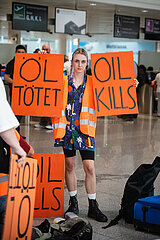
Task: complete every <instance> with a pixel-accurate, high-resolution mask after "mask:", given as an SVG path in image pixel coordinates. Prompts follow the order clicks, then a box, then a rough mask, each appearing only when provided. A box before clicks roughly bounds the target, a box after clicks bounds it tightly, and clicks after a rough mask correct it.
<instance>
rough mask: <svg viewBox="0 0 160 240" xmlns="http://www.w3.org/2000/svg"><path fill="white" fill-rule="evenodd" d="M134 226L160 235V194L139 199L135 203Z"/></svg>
mask: <svg viewBox="0 0 160 240" xmlns="http://www.w3.org/2000/svg"><path fill="white" fill-rule="evenodd" d="M134 227H135V229H136V230H144V231H147V232H152V233H157V234H158V235H160V195H158V196H152V197H147V198H141V199H138V201H137V202H136V203H135V205H134Z"/></svg>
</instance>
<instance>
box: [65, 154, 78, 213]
mask: <svg viewBox="0 0 160 240" xmlns="http://www.w3.org/2000/svg"><path fill="white" fill-rule="evenodd" d="M65 179H66V185H67V189H68V191H69V194H70V201H69V207H68V209H67V211H66V213H67V212H74V213H75V214H78V213H79V209H78V201H77V194H75V192H77V178H76V173H75V157H67V158H66V159H65ZM72 193H74V195H72Z"/></svg>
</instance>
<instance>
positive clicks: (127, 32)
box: [114, 14, 140, 39]
mask: <svg viewBox="0 0 160 240" xmlns="http://www.w3.org/2000/svg"><path fill="white" fill-rule="evenodd" d="M139 29H140V18H139V17H131V16H124V15H117V14H115V15H114V37H117V38H134V39H138V38H139Z"/></svg>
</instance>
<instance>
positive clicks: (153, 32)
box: [144, 18, 160, 40]
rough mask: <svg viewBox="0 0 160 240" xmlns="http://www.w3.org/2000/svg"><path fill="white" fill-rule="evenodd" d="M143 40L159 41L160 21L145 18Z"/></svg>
mask: <svg viewBox="0 0 160 240" xmlns="http://www.w3.org/2000/svg"><path fill="white" fill-rule="evenodd" d="M144 38H145V39H148V40H160V20H158V19H151V18H145V35H144Z"/></svg>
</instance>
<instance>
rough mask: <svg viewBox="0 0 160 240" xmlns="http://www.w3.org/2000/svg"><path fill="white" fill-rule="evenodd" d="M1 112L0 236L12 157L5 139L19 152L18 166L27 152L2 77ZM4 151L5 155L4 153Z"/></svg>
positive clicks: (0, 90)
mask: <svg viewBox="0 0 160 240" xmlns="http://www.w3.org/2000/svg"><path fill="white" fill-rule="evenodd" d="M0 113H1V117H0V236H1V233H2V229H3V220H4V214H5V206H6V194H7V192H6V193H4V191H5V189H4V187H5V183H6V181H7V180H8V179H7V176H8V175H6V173H8V171H9V166H8V164H7V163H6V162H7V161H9V157H10V153H9V149H7V148H5V149H4V150H5V151H4V150H3V147H4V144H3V141H5V142H6V143H7V144H8V145H9V146H10V147H11V148H12V153H13V154H17V155H18V156H19V159H18V167H20V166H21V165H22V166H23V165H24V163H25V157H26V153H25V151H24V150H23V149H22V148H21V146H20V143H19V142H18V140H17V137H16V134H15V130H14V128H16V127H17V126H18V125H19V122H18V120H17V118H16V117H15V115H14V113H13V112H12V109H11V107H10V106H9V103H8V101H7V98H6V93H5V88H4V85H3V82H2V79H1V78H0ZM7 150H8V151H7ZM3 152H4V155H5V157H4V155H3ZM6 156H7V157H6ZM6 158H7V159H6ZM4 166H6V168H7V169H5V168H4ZM4 169H5V171H4ZM4 173H5V174H4Z"/></svg>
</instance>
